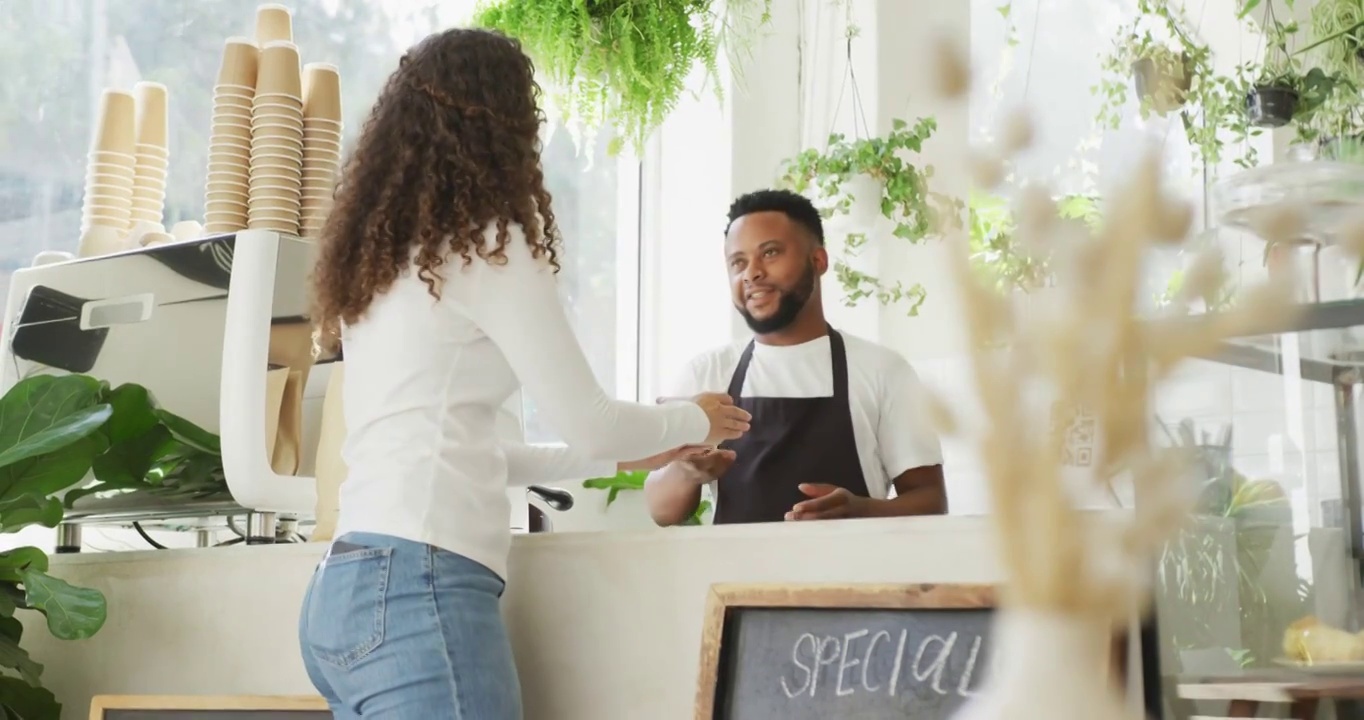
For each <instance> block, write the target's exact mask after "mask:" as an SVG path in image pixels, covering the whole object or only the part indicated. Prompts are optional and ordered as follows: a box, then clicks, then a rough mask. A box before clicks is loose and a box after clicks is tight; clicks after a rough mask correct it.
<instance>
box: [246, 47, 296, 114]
mask: <svg viewBox="0 0 1364 720" xmlns="http://www.w3.org/2000/svg"><path fill="white" fill-rule="evenodd" d="M256 93H257V94H258V95H274V94H279V95H288V96H290V97H296V98H299V100H300V102H301V101H302V98H303V75H302V70H301V68H300V67H299V61H298V47H297V46H296V45H294V44H293V43H292V42H288V41H286V40H283V39H277V40H273V41H267V42H265V43H264V44H263V45H262V46H261V51H260V67H259V68H258V70H257V73H256Z"/></svg>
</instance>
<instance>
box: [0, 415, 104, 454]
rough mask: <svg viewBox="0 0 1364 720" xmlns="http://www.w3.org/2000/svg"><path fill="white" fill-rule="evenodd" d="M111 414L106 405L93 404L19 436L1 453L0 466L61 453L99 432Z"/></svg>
mask: <svg viewBox="0 0 1364 720" xmlns="http://www.w3.org/2000/svg"><path fill="white" fill-rule="evenodd" d="M0 402H3V400H0ZM112 414H113V410H112V408H110V407H109V406H108V405H94V406H92V407H88V408H82V409H79V410H76V411H74V412H72V413H71V414H70V415H67V416H65V417H62V418H56V419H54V420H53V421H52V424H51V425H49V426H48V427H45V428H42V429H40V430H38V432H35V433H33V434H31V435H25V436H22V437H20V438H19V439H18V440H17V441H16V442H15V444H14V445H11V446H9V447H8V448H6V449H5V450H4V451H2V452H0V467H4V466H6V465H13V464H14V463H16V462H18V461H20V460H26V459H28V458H31V457H37V456H38V455H46V454H47V453H50V452H55V451H57V450H61V449H62V448H64V447H66V446H67V445H70V444H72V443H74V442H76V441H77V440H80V439H81V438H83V437H86V436H88V435H90V434H91V433H93V432H95V431H96V430H99V429H100V426H102V425H104V422H105V421H106V420H108V419H109V416H110V415H112Z"/></svg>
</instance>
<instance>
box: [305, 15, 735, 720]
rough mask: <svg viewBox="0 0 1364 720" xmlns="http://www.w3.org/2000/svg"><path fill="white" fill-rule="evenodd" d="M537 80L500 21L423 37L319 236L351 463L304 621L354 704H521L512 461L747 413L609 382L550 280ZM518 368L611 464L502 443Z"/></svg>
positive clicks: (631, 453)
mask: <svg viewBox="0 0 1364 720" xmlns="http://www.w3.org/2000/svg"><path fill="white" fill-rule="evenodd" d="M538 92H539V88H538V87H537V86H536V84H535V81H534V75H533V70H532V67H531V63H530V61H529V59H528V58H527V57H526V56H525V55H524V54H523V53H522V52H521V49H520V46H519V45H518V44H517V43H516V42H514V41H512V40H509V39H507V38H506V37H503V36H501V35H498V34H495V33H490V32H484V31H479V30H449V31H446V32H444V33H440V34H437V35H433V36H431V37H429V38H427V39H426V40H424V41H422V42H421V43H420V44H418V45H417V46H416V47H414V48H413V49H412V50H410V51H409V52H408V53H407V55H406V56H404V57H403V58H402V61H401V62H400V63H399V66H398V70H397V71H396V72H395V73H394V74H393V75H392V77H391V78H389V81H388V84H387V86H386V87H385V88H384V90H383V93H382V94H381V95H380V97H379V100H378V102H377V103H376V104H375V106H374V110H373V112H372V114H371V116H370V118H369V120H368V122H367V123H366V125H365V128H364V131H363V133H362V135H361V137H360V140H359V143H358V145H357V147H356V148H355V151H354V154H353V156H352V157H351V158H350V160H349V162H348V164H347V166H346V169H345V171H344V174H343V178H342V181H341V184H340V187H339V189H338V193H337V202H336V206H335V209H334V210H333V211H332V213H331V216H330V218H329V219H328V220H327V225H326V228H325V229H324V232H323V237H322V240H321V248H320V250H319V258H318V263H317V266H316V270H315V274H314V281H313V282H314V292H315V295H316V302H315V306H316V307H315V310H314V312H315V314H314V316H313V317H314V318H315V319H316V320H317V321H318V322H319V323H320V325H321V330H322V333H323V336H324V337H335V336H336V334H337V333H339V334H340V335H341V337H342V338H343V340H344V346H345V356H346V377H345V385H344V389H345V394H344V397H345V402H344V405H345V417H346V425H347V429H348V435H347V438H346V442H345V449H344V456H345V461H346V464H347V467H348V471H349V474H348V477H347V479H346V481H345V483H344V484H343V485H342V487H341V515H340V519H339V521H338V527H337V531H336V532H337V539H336V541H335V542H334V543H333V544H332V547H331V549H330V551H329V552H328V555H327V558H326V559H325V560H324V561H323V562H322V564H321V566H320V567H319V568H318V571H317V573H316V574H315V575H314V577H313V580H312V583H311V585H310V587H309V590H308V597H307V599H306V600H305V602H304V608H303V611H302V617H301V618H300V628H299V632H300V641H301V644H302V646H303V655H304V662H305V665H306V666H307V668H308V673H309V676H310V677H311V678H312V681H313V683H314V684H315V685H316V686H317V688H318V690H319V691H320V692H321V693H322V695H323V696H325V697H326V698H327V699H328V701H329V702H330V704H331V706H332V709H333V712H334V714H335V715H336V717H338V718H355V717H361V716H363V717H366V718H414V719H417V718H421V719H427V718H429V719H431V720H444V719H449V720H519V718H520V717H521V699H520V689H519V685H518V681H517V676H516V668H515V666H514V665H513V663H512V656H511V648H510V645H509V643H508V640H507V635H506V633H505V630H504V628H503V625H502V620H501V616H500V614H499V609H498V599H499V597H500V596H501V594H502V590H503V587H504V578H505V577H506V566H507V555H508V549H509V546H510V542H511V535H510V531H509V530H508V525H509V521H510V507H509V501H508V499H507V484H508V478H511V479H513V480H516V481H520V482H533V481H538V480H544V479H545V478H546V477H547V476H549V475H558V476H559V477H575V476H576V477H591V476H593V475H603V474H605V475H609V474H613V473H614V472H615V470H616V469H617V465H616V463H615V462H614V460H615V459H619V458H632V457H649V456H653V457H651V458H650V459H649V460H645V461H640V462H638V463H627V464H625V465H624V467H632V468H634V467H638V468H646V467H657V466H661V465H662V464H664V463H666V462H668V461H670V460H671V459H673V458H674V457H677V456H678V455H679V454H680V453H683V452H686V450H685V448H683V446H686V445H691V444H708V443H715V442H719V441H721V440H723V439H726V438H734V437H738V436H740V435H742V434H743V433H744V432H745V431H746V430H747V427H748V422H747V421H748V414H747V413H745V412H744V411H742V410H740V409H738V408H736V407H734V406H733V404H732V403H731V402H730V401H729V399H728V398H725V397H723V396H716V395H709V396H698V397H697V398H696V400H695V402H683V403H670V404H667V405H658V406H645V405H637V404H634V403H625V402H619V401H615V400H612V399H610V398H608V397H607V395H606V393H605V392H603V391H602V389H601V387H600V385H598V383H597V381H596V379H595V378H594V376H593V375H592V372H591V370H590V368H589V367H588V364H587V362H586V360H585V359H584V357H583V353H582V350H581V348H580V347H579V346H578V344H577V341H576V339H575V337H574V335H573V333H572V330H571V329H570V327H569V323H568V320H567V317H566V315H565V313H564V309H563V307H562V306H561V304H560V301H559V297H558V294H557V292H556V290H555V272H556V271H557V270H558V268H559V263H558V243H557V242H556V240H557V234H558V231H557V228H556V227H555V224H554V212H553V210H552V209H551V207H550V197H549V193H547V192H546V191H545V188H544V182H543V173H542V171H541V168H540V158H539V140H538V132H539V129H540V125H541V122H542V121H543V116H542V114H541V112H540V109H539V108H538V107H537V105H536V101H537V94H538ZM568 251H570V252H571V251H572V247H571V246H569V248H568ZM518 385H520V386H523V387H524V388H525V389H526V391H527V392H528V394H529V395H530V396H531V397H532V398H534V399H535V401H536V403H537V406H538V407H539V409H540V411H541V412H542V413H543V414H544V416H545V417H546V419H547V420H548V421H549V422H550V424H551V425H552V426H553V427H554V428H555V429H557V430H558V431H559V432H560V433H561V434H562V435H563V437H564V438H565V439H566V440H567V441H568V445H569V446H570V447H571V448H573V450H574V451H577V452H581V453H582V454H583V456H586V457H588V458H609V459H611V460H612V462H608V463H606V464H605V466H603V465H602V464H601V463H600V462H591V461H587V460H583V459H580V458H579V457H578V456H575V455H574V454H573V452H572V451H559V450H551V449H544V448H530V447H527V446H517V445H507V444H503V443H500V442H499V440H498V438H497V437H496V434H495V431H494V425H495V419H496V417H497V414H498V412H499V408H500V407H501V406H502V405H503V403H504V402H505V401H506V399H507V398H508V397H509V396H510V395H511V393H513V392H514V391H515V390H516V389H517V387H518Z"/></svg>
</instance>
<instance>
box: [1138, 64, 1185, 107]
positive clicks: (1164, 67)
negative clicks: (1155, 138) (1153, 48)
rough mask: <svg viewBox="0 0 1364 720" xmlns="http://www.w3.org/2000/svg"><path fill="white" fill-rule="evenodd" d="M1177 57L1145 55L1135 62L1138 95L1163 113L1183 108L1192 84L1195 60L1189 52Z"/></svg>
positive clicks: (1144, 101) (1145, 102)
mask: <svg viewBox="0 0 1364 720" xmlns="http://www.w3.org/2000/svg"><path fill="white" fill-rule="evenodd" d="M1178 57H1179V59H1178V61H1176V60H1175V59H1174V58H1175V56H1173V55H1170V56H1166V57H1161V58H1159V59H1158V58H1154V57H1144V58H1141V59H1140V60H1137V61H1136V62H1133V63H1132V84H1133V85H1134V86H1136V90H1137V97H1139V98H1141V101H1142V103H1144V104H1146V105H1148V106H1149V107H1150V108H1151V109H1153V110H1155V111H1156V112H1157V113H1159V114H1160V115H1167V114H1169V113H1172V112H1174V111H1175V110H1178V109H1179V108H1180V107H1182V106H1183V105H1184V101H1185V99H1186V98H1187V97H1188V95H1189V88H1191V87H1193V62H1192V61H1191V60H1190V59H1189V56H1188V55H1187V54H1185V55H1180V56H1178Z"/></svg>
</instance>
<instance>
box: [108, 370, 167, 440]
mask: <svg viewBox="0 0 1364 720" xmlns="http://www.w3.org/2000/svg"><path fill="white" fill-rule="evenodd" d="M107 402H108V403H109V405H110V406H112V407H113V416H112V417H111V418H109V426H108V432H109V442H110V444H111V445H114V446H117V445H118V444H119V443H121V442H125V441H127V440H131V439H133V438H137V437H141V436H142V435H145V434H146V433H148V432H149V431H151V429H152V428H154V427H156V426H157V424H158V423H159V422H160V420H159V419H158V418H157V416H156V403H155V401H153V400H152V396H151V393H150V392H149V391H148V390H147V388H145V387H143V386H141V385H136V384H133V383H127V384H124V385H119V386H118V387H116V388H114V389H113V391H111V392H110V393H109V394H108V398H107Z"/></svg>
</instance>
